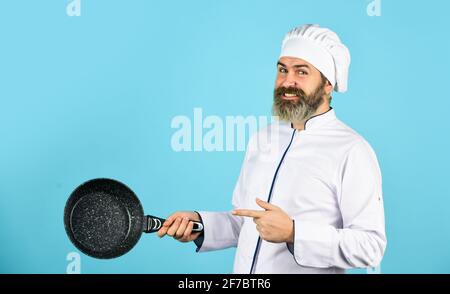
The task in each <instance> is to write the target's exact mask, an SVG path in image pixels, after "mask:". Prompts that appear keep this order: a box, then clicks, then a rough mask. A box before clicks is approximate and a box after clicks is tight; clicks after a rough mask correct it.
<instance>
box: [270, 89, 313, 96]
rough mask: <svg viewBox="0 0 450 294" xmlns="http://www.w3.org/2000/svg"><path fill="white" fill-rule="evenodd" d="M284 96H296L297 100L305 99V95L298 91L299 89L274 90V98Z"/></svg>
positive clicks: (300, 90)
mask: <svg viewBox="0 0 450 294" xmlns="http://www.w3.org/2000/svg"><path fill="white" fill-rule="evenodd" d="M284 94H291V95H296V96H297V97H299V98H305V97H306V93H305V92H304V91H303V90H302V89H299V88H294V87H287V88H286V87H279V88H277V89H275V96H276V97H281V96H283V95H284Z"/></svg>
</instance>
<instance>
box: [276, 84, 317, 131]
mask: <svg viewBox="0 0 450 294" xmlns="http://www.w3.org/2000/svg"><path fill="white" fill-rule="evenodd" d="M325 82H326V81H325ZM325 82H322V83H321V84H320V85H319V86H318V87H317V88H316V89H315V90H314V92H313V93H311V94H310V95H306V94H305V92H304V91H303V90H302V89H297V88H292V87H289V88H285V87H279V88H277V89H275V90H274V101H273V115H274V116H278V117H279V119H280V120H283V121H289V122H293V123H299V122H302V121H305V120H307V119H309V118H310V117H311V116H313V115H314V114H315V113H316V111H317V108H319V106H320V105H321V104H322V102H323V101H324V97H325V89H324V86H325V84H326V83H325ZM285 93H288V94H295V95H296V96H297V99H296V100H285V99H283V98H282V96H283V95H284V94H285Z"/></svg>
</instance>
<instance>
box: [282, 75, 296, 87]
mask: <svg viewBox="0 0 450 294" xmlns="http://www.w3.org/2000/svg"><path fill="white" fill-rule="evenodd" d="M281 85H282V86H283V87H285V88H290V87H291V88H297V86H298V84H297V82H296V80H295V78H294V76H293V75H292V74H288V75H287V76H286V78H285V79H284V81H283V83H282V84H281Z"/></svg>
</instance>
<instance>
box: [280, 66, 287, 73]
mask: <svg viewBox="0 0 450 294" xmlns="http://www.w3.org/2000/svg"><path fill="white" fill-rule="evenodd" d="M279 72H281V73H287V70H286V69H285V68H282V67H280V69H279Z"/></svg>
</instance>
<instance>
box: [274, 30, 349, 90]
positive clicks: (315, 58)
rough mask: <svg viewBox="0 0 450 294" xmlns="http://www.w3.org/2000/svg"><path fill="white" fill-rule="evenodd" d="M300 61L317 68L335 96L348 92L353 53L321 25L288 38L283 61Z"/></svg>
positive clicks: (293, 31) (295, 33) (283, 50)
mask: <svg viewBox="0 0 450 294" xmlns="http://www.w3.org/2000/svg"><path fill="white" fill-rule="evenodd" d="M283 56H290V57H297V58H301V59H303V60H305V61H307V62H309V63H311V64H312V65H314V67H315V68H317V69H318V70H319V71H320V72H321V73H322V74H323V75H324V76H325V77H326V78H327V79H328V81H329V82H330V83H331V84H332V85H333V86H334V90H335V91H336V92H345V91H347V80H348V68H349V66H350V52H349V51H348V49H347V47H346V46H345V45H344V44H342V42H341V40H340V39H339V37H338V35H337V34H336V33H334V32H333V31H331V30H329V29H327V28H321V27H320V26H319V25H311V24H308V25H303V26H300V27H297V28H295V29H293V30H291V31H290V32H289V33H287V34H286V36H285V37H284V40H283V44H282V46H281V54H280V57H283Z"/></svg>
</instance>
